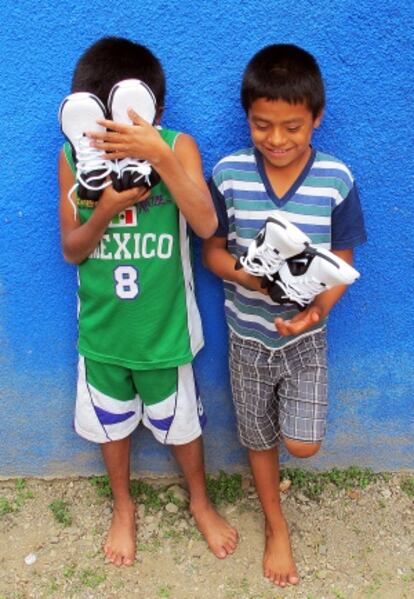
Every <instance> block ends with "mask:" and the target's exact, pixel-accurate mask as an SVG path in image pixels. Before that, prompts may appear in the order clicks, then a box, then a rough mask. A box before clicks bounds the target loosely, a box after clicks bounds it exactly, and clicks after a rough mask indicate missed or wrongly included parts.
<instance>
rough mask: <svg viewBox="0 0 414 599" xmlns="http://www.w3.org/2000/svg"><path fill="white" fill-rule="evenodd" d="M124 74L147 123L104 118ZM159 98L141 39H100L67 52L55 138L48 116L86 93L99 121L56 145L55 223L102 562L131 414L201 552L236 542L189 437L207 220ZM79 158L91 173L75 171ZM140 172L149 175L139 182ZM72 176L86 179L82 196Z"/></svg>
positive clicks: (120, 532) (123, 553) (196, 164)
mask: <svg viewBox="0 0 414 599" xmlns="http://www.w3.org/2000/svg"><path fill="white" fill-rule="evenodd" d="M131 81H132V87H134V85H138V86H140V85H141V86H144V87H145V88H147V87H148V88H149V90H152V91H151V94H152V93H153V94H154V102H155V106H156V116H155V120H154V124H153V123H150V122H148V121H147V120H145V119H143V118H142V117H141V116H140V115H139V114H137V112H134V111H133V110H131V109H129V110H128V117H129V119H130V122H131V123H132V124H128V123H126V122H119V120H118V121H115V114H116V110H115V108H114V107H113V106H112V113H110V114H109V116H112V118H113V119H114V120H111V119H108V118H105V117H108V114H107V112H106V110H105V108H106V107H107V106H108V96H110V98H112V99H113V101H114V102H115V99H114V94H113V90H114V89H116V90H118V91H119V89H121V91H123V90H125V89H127V88H128V86H129V84H130V82H131ZM137 81H138V84H137V83H136V82H137ZM119 82H122V84H124V83H125V82H126V86H125V85H124V86H123V85H120V84H119ZM134 82H135V83H134ZM111 90H112V91H111ZM141 91H142V89H141ZM143 93H144V94H145V93H146V92H145V90H144V92H143ZM79 94H80V95H79ZM164 95H165V80H164V74H163V70H162V67H161V64H160V63H159V61H158V59H157V58H156V57H155V56H154V55H153V54H152V53H151V52H150V51H149V50H148V49H147V48H145V47H144V46H141V45H138V44H135V43H132V42H130V41H128V40H125V39H121V38H103V39H102V40H99V41H98V42H97V43H95V44H94V45H93V46H92V47H91V48H89V49H88V50H87V51H86V52H85V53H84V54H83V56H82V57H81V59H80V60H79V62H78V65H77V67H76V70H75V73H74V77H73V82H72V94H71V96H68V98H69V101H70V104H68V103H66V105H65V103H63V105H65V112H63V110H62V109H61V114H60V116H61V123H62V129H63V130H64V131H65V134H66V130H67V129H66V128H65V127H66V125H67V124H68V127H69V129H70V127H71V126H72V125H73V122H69V123H63V122H62V121H63V120H64V119H67V118H68V117H67V115H68V114H69V113H70V114H71V117H70V119H69V121H70V120H72V121H73V120H76V110H77V109H78V108H77V104H76V101H77V100H79V99H80V104H82V102H84V101H85V99H86V102H87V103H88V102H89V103H90V101H91V102H92V108H93V109H94V108H96V107H98V108H97V110H98V117H99V116H100V117H101V118H98V119H96V118H95V117H94V118H93V119H92V123H91V127H90V130H89V131H83V132H82V144H83V145H82V150H80V149H79V148H80V147H81V146H76V147H77V148H78V152H76V151H75V148H74V146H73V144H72V148H71V147H70V145H69V144H65V146H64V149H63V150H62V152H61V155H60V160H59V180H60V190H61V204H60V221H61V236H62V248H63V254H64V256H65V259H66V260H67V261H68V262H71V263H74V264H77V265H78V268H79V344H78V349H79V354H80V358H79V373H78V388H77V400H76V411H75V429H76V431H77V432H78V433H79V434H80V435H81V436H82V437H84V438H86V439H89V440H91V441H94V442H97V443H100V444H101V447H102V453H103V458H104V461H105V465H106V468H107V471H108V475H109V479H110V483H111V487H112V492H113V498H114V505H113V518H112V523H111V527H110V530H109V533H108V537H107V540H106V543H105V545H104V552H105V554H106V556H107V557H108V558H109V559H110V560H111V562H113V563H114V564H116V565H131V564H132V563H133V561H134V557H135V548H136V541H135V506H134V502H133V501H132V499H131V496H130V493H129V474H130V472H129V470H130V436H131V433H132V432H133V431H134V430H135V428H136V427H137V426H138V424H139V423H140V422H141V421H142V422H143V424H144V425H145V426H146V427H147V428H149V429H150V430H151V431H152V433H153V434H154V436H155V438H156V439H157V440H159V441H160V442H161V443H164V444H169V445H171V446H172V450H173V453H174V455H175V457H176V459H177V461H178V464H179V466H180V467H181V469H182V471H183V473H184V476H185V478H186V481H187V484H188V487H189V492H190V510H191V513H192V515H193V516H194V519H195V521H196V523H197V526H198V527H199V529H200V531H201V532H202V533H203V535H204V536H205V538H206V541H207V543H208V545H209V547H210V549H211V550H212V552H213V553H214V554H215V555H216V556H217V557H219V558H224V557H226V556H227V555H228V554H230V553H233V551H234V549H235V547H236V543H237V533H236V531H235V530H234V529H233V528H232V527H231V526H230V525H229V524H228V523H227V522H226V521H225V520H224V519H223V518H222V517H221V516H220V515H219V514H218V513H217V512H216V511H215V510H214V508H213V507H212V505H211V503H210V502H209V500H208V497H207V493H206V482H205V471H204V461H203V445H202V437H201V433H202V428H203V426H204V424H205V414H204V412H203V407H202V404H201V401H200V398H199V396H198V392H197V386H196V382H195V379H194V373H193V369H192V365H191V361H192V359H193V357H194V356H195V354H196V353H197V352H198V351H199V349H201V347H202V345H203V337H202V330H201V322H200V316H199V313H198V309H197V305H196V302H195V297H194V283H193V276H192V268H191V257H190V240H189V234H188V226H189V227H191V229H192V230H193V231H194V232H195V233H197V234H198V235H199V236H200V237H202V238H207V237H209V236H210V235H212V234H213V232H214V231H215V229H216V226H217V219H216V216H215V211H214V208H213V205H212V202H211V197H210V195H209V192H208V188H207V186H206V184H205V181H204V178H203V173H202V165H201V158H200V154H199V151H198V148H197V145H196V143H195V141H194V140H193V139H192V138H191V137H190V136H189V135H185V134H180V133H177V132H175V131H171V130H169V129H165V128H162V127H160V126H159V120H160V117H161V114H162V110H163V106H164ZM68 106H69V112H68ZM109 106H110V110H111V102H109ZM128 106H129V105H128ZM99 107H102V111H103V112H102V114H100V113H99V110H101V108H99ZM72 109H74V112H73V111H72V112H70V110H72ZM125 110H127V108H125ZM74 114H75V117H74ZM81 116H82V115H81ZM96 120H97V121H98V124H97V125H96ZM75 125H76V123H75ZM153 125H155V126H153ZM84 135H87V136H88V137H89V139H90V141H89V142H87V143H85V139H86V138H84V137H83V136H84ZM69 139H70V138H69ZM94 150H95V156H92V154H93V151H94ZM96 150H99V152H100V156H98V158H99V160H97V159H96V154H97V152H96ZM81 152H82V156H80V153H81ZM99 152H98V154H99ZM91 156H92V163H93V165H94V168H96V169H97V170H96V171H94V172H93V173H92V175H93V176H90V173H89V179H88V180H87V179H85V178H84V179H82V173H81V171H82V168H83V167H84V165H85V163H87V162H88V160H89V162H91ZM125 164H127V167H126V168H125V169H124V171H127V170H128V169H129V170H128V173H127V174H128V177H129V175H130V172H129V171H130V170H131V164H132V165H133V168H135V167H136V168H137V169H138V170H139V169H141V170H139V172H140V173H143V175H142V176H143V177H144V178H145V183H146V184H145V185H144V184H143V185H140V186H138V187H132V188H126V189H125V186H124V188H123V191H119V192H118V191H115V189H114V187H113V186H112V185H111V184H110V181H111V180H110V178H109V176H108V177H107V176H106V175H105V174H103V175H102V173H107V171H112V169H113V170H116V169H118V172H119V170H120V168H121V166H122V165H125ZM120 165H121V166H120ZM143 165H144V166H143ZM105 169H107V170H105ZM151 169H153V170H155V171H156V173H157V174H158V176H159V178H160V179H161V180H159V179H158V178H155V179H154V178H153V179H152V181H149V178H148V177H147V175H148V174H149V172H150V171H151ZM80 173H81V175H80ZM97 173H98V175H97ZM99 177H101V179H100V180H101V183H102V181H103V183H102V184H101V185H100V188H99V190H98V192H97V193H96V196H99V197H95V196H94V197H93V198H92V199H91V197H89V196H88V193H89V190H90V189H91V186H92V185H93V183H94V182H96V180H97V179H98V180H99ZM75 178H76V181H75ZM80 181H82V184H83V183H85V185H86V188H84V189H83V190H82V193H81V187H80ZM157 181H158V182H157ZM74 183H75V185H74ZM151 185H152V186H151ZM117 188H119V186H118V187H117ZM75 189H77V191H78V196H77V197H76V198H75V200H73V197H74V190H75ZM121 189H122V186H121ZM95 192H96V189H95V190H93V193H94V194H95ZM83 194H85V195H83ZM81 196H82V198H81ZM187 224H188V226H187Z"/></svg>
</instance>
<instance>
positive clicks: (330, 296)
mask: <svg viewBox="0 0 414 599" xmlns="http://www.w3.org/2000/svg"><path fill="white" fill-rule="evenodd" d="M332 253H333V254H336V255H337V256H339V257H340V258H342V259H343V260H345V262H347V263H348V264H351V265H352V262H353V251H352V250H351V249H349V250H332ZM347 288H348V286H347V285H338V286H337V287H333V288H332V289H329V290H328V291H324V292H323V293H320V294H319V295H317V296H316V297H315V299H314V300H313V302H312V303H311V304H310V305H309V306H308V307H307V308H306V309H305V310H303V311H302V312H299V313H298V314H296V315H295V316H294V317H293V318H291V319H290V320H283V319H282V318H276V319H275V325H276V328H277V330H278V332H279V333H280V334H281V335H283V336H284V337H287V336H288V335H299V334H300V333H303V332H305V331H306V330H307V329H309V328H310V327H312V326H314V325H315V324H316V323H318V322H320V321H321V320H323V319H324V318H325V317H326V316H327V315H328V314H329V312H330V311H331V310H332V308H333V307H334V305H335V304H336V303H337V302H338V301H339V300H340V299H341V297H342V296H343V294H344V293H345V291H346V290H347Z"/></svg>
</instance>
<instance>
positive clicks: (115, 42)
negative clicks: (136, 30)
mask: <svg viewBox="0 0 414 599" xmlns="http://www.w3.org/2000/svg"><path fill="white" fill-rule="evenodd" d="M123 79H140V80H141V81H143V82H144V83H146V84H147V85H148V86H149V87H150V88H151V89H152V91H153V93H154V95H155V97H156V99H157V105H158V107H160V108H162V107H163V106H164V99H165V76H164V71H163V68H162V66H161V63H160V61H159V60H158V58H157V57H156V56H155V55H154V54H153V53H152V52H151V51H150V50H148V48H146V47H145V46H141V45H140V44H136V43H134V42H131V41H130V40H127V39H125V38H121V37H104V38H102V39H100V40H98V41H97V42H95V43H94V44H93V45H92V46H91V47H90V48H88V49H87V50H86V51H85V52H84V53H83V54H82V56H81V57H80V59H79V61H78V63H77V65H76V67H75V72H74V74H73V79H72V93H73V92H91V93H92V94H95V96H98V98H99V99H100V100H101V101H102V102H103V103H104V105H105V106H106V104H107V100H108V96H109V92H110V91H111V89H112V87H113V86H114V85H115V83H118V82H119V81H122V80H123Z"/></svg>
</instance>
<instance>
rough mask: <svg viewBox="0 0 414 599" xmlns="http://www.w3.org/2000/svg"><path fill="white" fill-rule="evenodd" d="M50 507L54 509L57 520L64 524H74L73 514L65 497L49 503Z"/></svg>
mask: <svg viewBox="0 0 414 599" xmlns="http://www.w3.org/2000/svg"><path fill="white" fill-rule="evenodd" d="M49 509H50V510H51V511H52V513H53V515H54V517H55V520H56V521H57V522H59V524H63V526H70V525H71V524H72V516H71V514H70V512H69V509H68V506H67V504H66V502H65V501H63V499H56V500H55V501H52V503H50V504H49Z"/></svg>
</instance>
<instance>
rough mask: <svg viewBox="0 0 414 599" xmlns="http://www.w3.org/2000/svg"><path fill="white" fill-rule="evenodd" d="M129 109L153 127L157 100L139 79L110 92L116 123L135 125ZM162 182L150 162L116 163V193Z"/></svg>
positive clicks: (111, 112) (131, 160)
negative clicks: (129, 114)
mask: <svg viewBox="0 0 414 599" xmlns="http://www.w3.org/2000/svg"><path fill="white" fill-rule="evenodd" d="M128 108H132V109H133V110H134V111H135V112H136V113H137V114H139V116H140V117H141V118H143V119H144V120H146V121H147V122H148V123H150V125H153V124H154V121H155V116H156V99H155V96H154V94H153V93H152V90H151V89H150V88H149V87H148V85H146V84H145V83H144V82H143V81H140V80H139V79H125V80H124V81H120V82H119V83H117V84H116V85H114V87H113V88H112V89H111V91H110V93H109V98H108V109H109V112H110V114H111V117H112V120H113V121H115V122H116V123H123V124H126V125H132V124H133V123H132V121H131V119H130V118H129V116H128ZM159 180H160V177H159V175H158V173H156V172H155V171H154V170H153V168H152V166H151V164H150V163H149V162H148V161H147V160H138V159H136V158H123V159H122V160H116V161H115V172H114V175H113V185H114V188H115V189H116V190H117V191H122V190H124V189H130V188H131V187H140V186H143V185H145V186H146V187H148V188H150V187H153V186H154V185H156V184H157V183H158V182H159Z"/></svg>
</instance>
